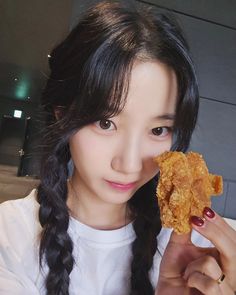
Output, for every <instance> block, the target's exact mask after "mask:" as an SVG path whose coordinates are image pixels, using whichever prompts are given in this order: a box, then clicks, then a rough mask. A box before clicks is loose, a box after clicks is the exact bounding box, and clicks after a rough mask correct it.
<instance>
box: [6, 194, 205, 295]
mask: <svg viewBox="0 0 236 295" xmlns="http://www.w3.org/2000/svg"><path fill="white" fill-rule="evenodd" d="M35 197H36V191H35V190H33V191H32V192H31V194H30V195H29V196H27V197H26V198H23V199H18V200H14V201H7V202H5V203H2V204H1V205H0V294H1V295H2V294H4V295H5V294H7V295H27V294H30V295H39V294H40V295H44V294H46V292H45V288H44V278H45V276H46V273H47V271H48V268H47V266H44V267H43V269H40V267H39V259H38V249H39V235H40V232H41V226H40V224H39V221H38V209H39V204H38V203H37V201H36V199H35ZM68 232H69V234H70V236H71V238H72V240H73V243H74V249H73V255H74V259H75V265H74V268H73V270H72V272H71V274H70V287H69V294H70V295H75V294H79V295H95V294H96V295H111V294H112V295H127V294H128V290H129V286H130V263H131V259H132V251H131V244H132V242H133V241H134V239H135V232H134V230H133V226H132V223H130V224H128V225H127V226H125V227H122V228H120V229H116V230H97V229H94V228H91V227H89V226H87V225H84V224H82V223H81V222H79V221H78V220H76V219H74V218H72V217H71V218H70V223H69V229H68ZM170 233H171V230H169V229H162V230H161V232H160V234H159V235H158V237H157V239H158V249H159V251H160V252H161V253H163V252H164V249H165V247H166V244H167V243H168V240H169V237H170ZM192 241H193V242H194V243H195V244H197V245H199V246H203V247H207V246H209V245H210V242H209V241H208V240H206V239H204V238H203V237H201V236H200V235H199V234H197V233H196V232H193V234H192ZM160 260H161V256H160V254H159V253H158V251H157V252H156V254H155V256H154V260H153V268H152V270H151V271H150V279H151V282H152V284H153V286H154V288H155V286H156V284H157V279H158V274H159V265H160Z"/></svg>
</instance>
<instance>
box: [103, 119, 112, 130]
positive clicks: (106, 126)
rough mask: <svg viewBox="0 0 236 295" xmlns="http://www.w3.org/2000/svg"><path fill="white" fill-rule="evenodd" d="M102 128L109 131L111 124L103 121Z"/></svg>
mask: <svg viewBox="0 0 236 295" xmlns="http://www.w3.org/2000/svg"><path fill="white" fill-rule="evenodd" d="M100 126H101V128H102V129H108V128H109V127H110V126H111V123H110V122H109V121H108V120H101V121H100Z"/></svg>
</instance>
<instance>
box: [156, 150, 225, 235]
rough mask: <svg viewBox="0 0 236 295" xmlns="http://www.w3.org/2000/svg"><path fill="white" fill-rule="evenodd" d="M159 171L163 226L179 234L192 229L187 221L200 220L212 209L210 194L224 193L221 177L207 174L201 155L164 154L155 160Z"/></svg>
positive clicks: (158, 194)
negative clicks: (207, 208) (206, 211)
mask: <svg viewBox="0 0 236 295" xmlns="http://www.w3.org/2000/svg"><path fill="white" fill-rule="evenodd" d="M154 161H155V162H156V163H157V164H158V166H159V168H160V178H159V182H158V186H157V198H158V204H159V207H160V212H161V221H162V225H163V226H164V227H170V228H173V229H174V231H175V232H177V233H178V234H182V233H188V232H189V231H190V230H191V226H190V222H189V218H190V216H192V215H196V216H199V217H201V216H202V212H203V209H204V208H205V207H210V206H211V199H210V198H211V195H220V194H222V192H223V179H222V177H221V176H218V175H213V174H210V173H209V172H208V169H207V166H206V163H205V162H204V160H203V157H202V155H200V154H198V153H194V152H189V153H187V154H184V153H182V152H165V153H163V154H162V155H160V156H157V157H155V158H154Z"/></svg>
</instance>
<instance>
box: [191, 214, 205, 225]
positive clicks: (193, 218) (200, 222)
mask: <svg viewBox="0 0 236 295" xmlns="http://www.w3.org/2000/svg"><path fill="white" fill-rule="evenodd" d="M190 221H191V222H192V223H193V224H194V225H196V226H203V224H204V220H203V219H202V218H200V217H198V216H191V217H190Z"/></svg>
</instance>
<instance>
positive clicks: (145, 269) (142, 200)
mask: <svg viewBox="0 0 236 295" xmlns="http://www.w3.org/2000/svg"><path fill="white" fill-rule="evenodd" d="M155 186H156V185H155V182H154V180H151V181H150V182H149V183H148V184H146V185H145V186H144V187H143V188H141V189H140V190H139V192H138V193H137V194H136V195H135V196H134V197H133V198H132V199H131V201H132V204H131V206H133V207H134V208H135V209H134V210H135V211H136V215H137V217H136V219H135V221H134V223H133V228H134V231H135V233H136V239H135V241H134V242H133V245H132V251H133V261H132V263H131V293H130V294H131V295H141V294H142V295H153V294H154V290H153V287H152V284H151V282H150V279H149V270H150V269H151V267H152V264H153V256H154V254H155V253H156V250H157V239H156V237H157V235H158V233H159V232H160V230H161V223H160V215H159V209H158V204H157V200H156V196H155Z"/></svg>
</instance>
